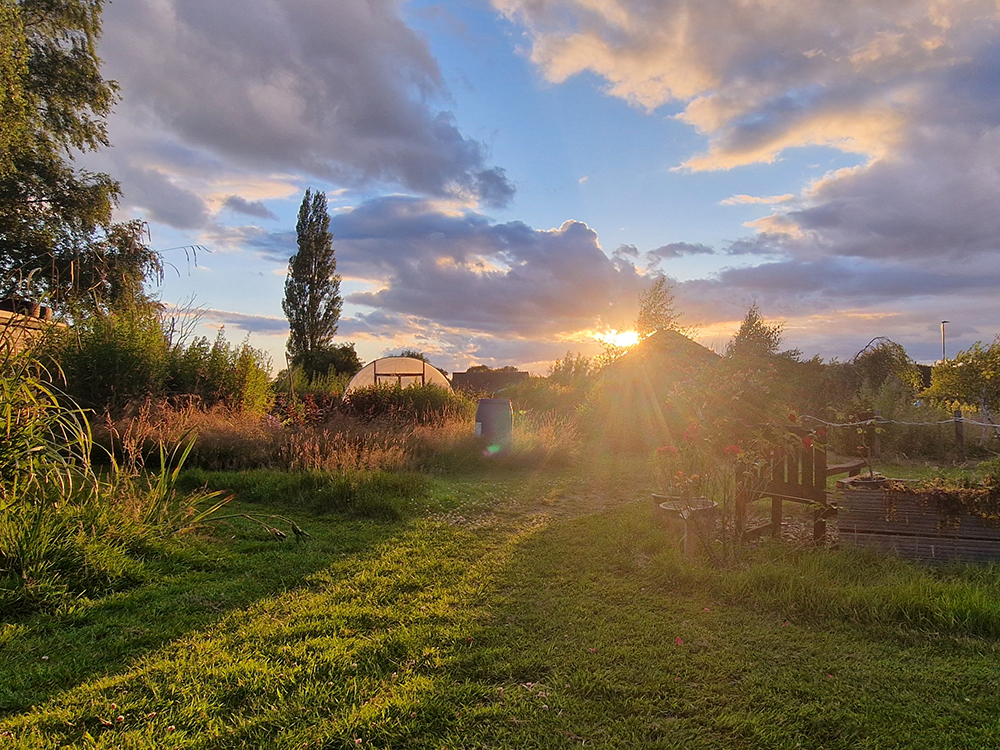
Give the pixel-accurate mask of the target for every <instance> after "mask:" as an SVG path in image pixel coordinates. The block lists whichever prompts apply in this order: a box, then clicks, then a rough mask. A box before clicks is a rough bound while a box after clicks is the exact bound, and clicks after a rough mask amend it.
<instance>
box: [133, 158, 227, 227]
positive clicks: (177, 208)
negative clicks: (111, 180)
mask: <svg viewBox="0 0 1000 750" xmlns="http://www.w3.org/2000/svg"><path fill="white" fill-rule="evenodd" d="M118 174H119V175H120V177H121V180H122V182H123V183H126V184H127V185H128V187H129V194H130V195H129V197H130V203H131V204H132V205H133V206H136V207H137V208H139V209H140V210H141V211H142V212H143V214H144V215H145V216H146V217H147V218H148V219H149V220H150V221H157V222H160V223H162V224H166V225H167V226H171V227H174V228H175V229H194V228H197V227H200V226H202V225H204V224H205V222H206V221H208V216H209V211H208V207H207V206H206V204H205V201H204V200H203V199H202V198H201V197H200V196H198V195H197V194H196V193H194V192H192V191H191V190H187V189H185V188H183V187H180V186H178V185H176V184H175V183H174V182H173V181H172V180H171V178H170V177H169V176H168V175H167V174H164V173H163V172H161V171H159V170H157V169H144V168H141V167H136V166H133V165H131V164H125V165H122V166H121V171H120V172H118Z"/></svg>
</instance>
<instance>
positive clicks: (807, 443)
mask: <svg viewBox="0 0 1000 750" xmlns="http://www.w3.org/2000/svg"><path fill="white" fill-rule="evenodd" d="M812 444H813V441H812V438H811V437H809V436H808V435H806V436H805V437H804V438H802V445H804V446H805V447H806V448H812Z"/></svg>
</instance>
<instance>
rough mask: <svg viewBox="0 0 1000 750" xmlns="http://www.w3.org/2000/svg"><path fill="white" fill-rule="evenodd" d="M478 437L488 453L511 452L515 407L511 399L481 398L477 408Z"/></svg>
mask: <svg viewBox="0 0 1000 750" xmlns="http://www.w3.org/2000/svg"><path fill="white" fill-rule="evenodd" d="M476 437H478V438H480V439H481V440H482V441H483V442H485V443H486V452H487V453H501V452H503V451H506V450H509V449H510V446H511V444H512V443H513V442H514V405H513V404H512V403H511V402H510V399H509V398H481V399H479V405H478V406H477V407H476Z"/></svg>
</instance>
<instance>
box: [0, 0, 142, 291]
mask: <svg viewBox="0 0 1000 750" xmlns="http://www.w3.org/2000/svg"><path fill="white" fill-rule="evenodd" d="M102 5H103V0H58V1H54V0H17V1H16V2H14V3H12V2H11V0H0V42H2V43H0V49H2V50H3V51H2V52H0V84H2V89H3V92H2V93H0V105H2V107H3V123H4V127H3V136H0V137H2V139H3V142H2V143H0V145H2V146H3V147H4V148H3V149H0V150H2V151H3V152H4V154H5V157H4V158H3V159H2V160H0V293H5V294H11V293H14V292H17V291H20V290H21V289H22V288H23V283H24V280H25V279H26V278H29V277H30V278H31V279H32V281H33V283H34V285H35V288H34V289H33V290H32V292H34V293H42V294H46V295H48V297H49V299H50V301H51V303H52V304H54V305H56V306H57V307H64V308H67V307H73V306H76V305H83V306H84V307H88V308H91V309H93V308H97V309H99V310H103V309H107V308H108V307H109V306H112V305H113V304H117V303H120V302H121V300H122V297H123V293H124V292H128V294H127V295H124V296H128V297H129V298H130V299H129V301H141V300H143V299H144V295H143V294H142V280H143V279H145V277H146V274H147V273H151V272H152V273H155V272H158V271H159V268H160V266H159V256H158V255H157V254H156V253H155V252H154V251H152V250H150V249H149V248H148V247H146V245H145V244H144V243H143V241H142V236H143V235H142V231H141V224H140V225H138V226H137V225H136V224H125V225H115V224H112V222H111V211H112V208H113V207H114V205H115V203H116V201H117V199H118V195H119V185H118V183H117V182H116V181H115V180H113V179H112V178H111V177H109V176H108V175H106V174H101V173H91V172H87V171H86V170H77V169H74V167H73V165H72V159H73V153H74V152H77V151H94V150H97V149H98V148H100V147H102V146H107V145H108V140H107V132H106V128H105V117H106V116H107V115H108V113H109V112H110V111H111V106H112V105H113V104H114V101H115V99H116V95H117V85H116V84H115V83H114V82H113V81H106V80H105V79H104V78H102V77H101V71H100V59H99V58H98V57H97V53H96V47H97V40H98V38H99V36H100V31H101V9H102ZM8 118H10V119H8ZM8 122H10V123H11V127H10V128H8ZM137 278H138V279H139V283H138V284H136V283H135V279H137ZM120 282H121V283H120ZM109 294H110V297H109V296H108V295H109ZM136 295H138V296H136Z"/></svg>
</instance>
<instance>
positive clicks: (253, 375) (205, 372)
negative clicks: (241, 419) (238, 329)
mask: <svg viewBox="0 0 1000 750" xmlns="http://www.w3.org/2000/svg"><path fill="white" fill-rule="evenodd" d="M168 361H169V375H168V377H167V383H166V391H167V393H168V394H170V395H173V396H187V395H190V396H195V397H196V398H197V400H198V401H199V402H200V403H201V404H202V405H204V406H206V407H213V406H219V405H222V406H226V407H228V408H229V409H233V410H239V411H247V412H251V413H254V414H264V413H266V412H267V411H268V410H269V409H270V408H271V405H272V404H273V403H274V396H273V393H272V391H271V387H270V382H271V359H270V357H268V356H267V355H266V354H265V353H264V352H263V351H261V350H259V349H254V348H253V347H252V346H250V343H249V341H243V342H242V343H240V344H239V345H236V346H234V345H232V344H230V343H229V342H228V341H227V340H226V335H225V332H224V331H219V334H218V336H217V337H216V339H215V342H214V343H212V344H209V341H208V339H207V338H205V337H201V338H197V339H195V340H194V341H192V342H191V344H190V345H188V346H186V347H185V346H182V345H177V346H175V347H173V348H172V349H171V350H170V355H169V357H168ZM151 395H155V394H151Z"/></svg>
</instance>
